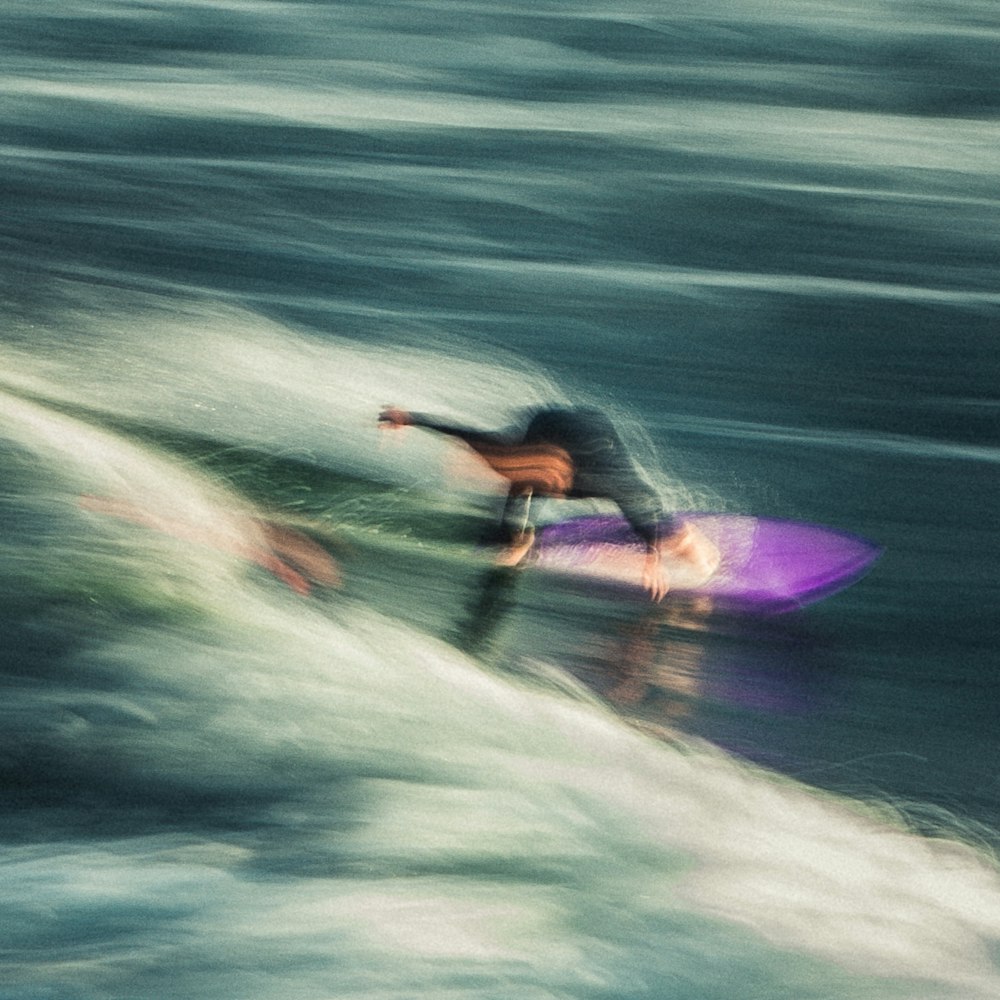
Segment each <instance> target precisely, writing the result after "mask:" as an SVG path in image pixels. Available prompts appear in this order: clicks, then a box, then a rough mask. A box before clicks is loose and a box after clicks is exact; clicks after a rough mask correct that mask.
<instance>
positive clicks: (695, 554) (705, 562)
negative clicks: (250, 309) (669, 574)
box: [661, 524, 719, 578]
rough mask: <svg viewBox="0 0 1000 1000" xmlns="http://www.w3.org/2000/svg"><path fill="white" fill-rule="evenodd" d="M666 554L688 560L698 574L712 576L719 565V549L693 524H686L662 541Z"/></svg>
mask: <svg viewBox="0 0 1000 1000" xmlns="http://www.w3.org/2000/svg"><path fill="white" fill-rule="evenodd" d="M661 546H662V548H663V551H664V554H666V555H669V556H671V557H672V558H674V559H681V560H683V561H684V562H686V563H687V564H688V565H689V566H691V568H692V569H693V570H694V571H695V572H696V573H698V574H700V575H703V576H704V577H706V578H707V577H709V576H711V575H712V574H713V573H714V572H715V571H716V569H718V566H719V550H718V549H717V548H716V547H715V545H714V544H713V543H712V542H710V541H709V540H708V538H706V537H705V535H704V534H702V532H700V531H699V530H698V529H697V528H696V527H695V526H694V525H693V524H685V525H684V526H683V527H681V528H680V529H679V530H678V531H676V532H675V533H674V534H673V535H671V536H670V537H669V538H665V539H664V540H663V542H661Z"/></svg>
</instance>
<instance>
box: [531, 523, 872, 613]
mask: <svg viewBox="0 0 1000 1000" xmlns="http://www.w3.org/2000/svg"><path fill="white" fill-rule="evenodd" d="M678 516H679V518H680V519H681V520H684V521H687V522H689V523H691V524H693V525H694V526H695V527H697V528H698V529H699V530H700V531H701V532H702V533H703V534H704V535H705V536H706V537H707V538H708V539H709V540H710V541H711V542H712V543H713V544H714V546H715V548H716V549H717V550H718V554H719V558H718V564H717V566H715V568H714V569H711V570H710V571H702V572H700V573H695V572H694V571H693V569H692V568H691V567H689V566H687V565H686V564H684V563H679V562H677V563H673V564H669V565H668V566H667V570H668V573H669V578H670V584H671V585H670V590H671V593H673V594H686V595H704V596H707V597H710V598H711V599H712V602H713V605H714V606H716V607H722V608H726V609H731V610H737V611H747V612H755V613H758V614H779V613H781V612H785V611H792V610H795V609H796V608H801V607H804V606H805V605H807V604H812V603H814V602H815V601H819V600H822V599H823V598H824V597H828V596H829V595H830V594H834V593H836V592H837V591H838V590H843V589H844V588H845V587H848V586H850V585H851V584H852V583H854V582H855V581H856V580H858V579H859V578H860V577H861V576H863V575H864V574H865V572H866V571H867V570H868V569H869V568H870V567H871V565H872V563H874V562H875V560H876V559H878V557H879V556H880V555H881V553H882V547H881V546H879V545H876V544H875V543H874V542H871V541H869V540H868V539H866V538H861V537H860V536H858V535H853V534H850V533H848V532H845V531H838V530H836V529H833V528H827V527H823V526H822V525H818V524H805V523H801V522H797V521H784V520H778V519H774V518H764V517H753V516H750V515H745V514H706V513H684V514H680V515H678ZM534 551H535V563H534V564H535V565H536V566H538V567H540V568H542V569H546V570H550V571H553V572H556V573H559V574H563V575H566V576H568V577H570V578H572V579H574V580H578V581H581V582H583V581H587V582H589V583H591V584H598V585H601V586H606V587H612V588H615V589H618V590H626V591H627V590H631V591H635V592H639V591H640V590H641V580H642V564H643V559H644V549H643V546H642V544H641V543H640V542H639V541H638V539H637V538H636V536H635V533H634V532H633V531H632V528H631V527H630V526H629V524H628V522H627V521H625V519H624V518H622V517H619V516H616V515H598V516H591V517H580V518H575V519H573V520H570V521H563V522H560V523H558V524H550V525H548V526H546V527H544V528H541V529H539V531H538V533H537V538H536V544H535V550H534Z"/></svg>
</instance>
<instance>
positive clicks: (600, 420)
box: [410, 407, 674, 547]
mask: <svg viewBox="0 0 1000 1000" xmlns="http://www.w3.org/2000/svg"><path fill="white" fill-rule="evenodd" d="M529 412H530V413H531V418H530V420H529V421H528V424H527V427H525V428H524V429H523V430H521V429H516V430H515V429H506V430H503V431H497V432H484V431H477V430H471V429H468V428H465V427H455V426H453V425H450V424H444V423H441V422H440V421H437V420H435V419H434V418H432V417H428V416H427V415H425V414H420V413H413V414H410V417H411V420H412V422H413V424H414V425H415V426H418V427H426V428H427V429H428V430H434V431H438V432H439V433H441V434H448V435H450V436H452V437H456V438H459V439H460V440H462V441H465V442H466V443H467V444H469V445H470V446H471V447H472V448H475V446H476V444H477V443H481V444H484V445H494V446H496V445H499V446H503V445H523V444H550V445H557V446H558V447H560V448H562V449H564V450H565V451H566V452H567V453H568V454H569V456H570V458H571V459H572V460H573V486H572V488H571V489H570V491H569V493H568V494H567V496H570V497H595V498H602V499H606V500H613V501H614V502H615V503H616V504H618V506H619V508H621V511H622V513H623V514H624V515H625V518H626V519H627V520H628V522H629V524H631V525H632V528H633V529H634V530H635V532H636V534H637V535H638V536H639V537H640V538H641V539H642V540H643V541H644V542H645V543H646V545H647V546H649V547H652V546H654V545H655V544H656V542H657V541H658V540H659V539H660V538H662V537H665V536H666V535H669V534H671V533H672V532H673V530H674V525H673V523H672V521H671V518H670V517H669V516H668V515H667V514H666V512H665V511H664V509H663V504H662V502H661V500H660V497H659V495H658V493H657V492H656V490H655V489H654V488H653V486H652V484H651V483H650V482H649V481H648V480H647V479H646V477H645V476H644V475H643V474H642V472H641V471H640V470H639V468H638V467H637V466H636V464H635V462H634V461H633V459H632V457H631V456H630V455H629V453H628V450H627V449H626V447H625V445H624V443H623V442H622V439H621V437H620V436H619V434H618V431H617V430H616V429H615V427H614V425H613V424H612V423H611V421H610V420H609V419H608V418H607V416H605V415H604V414H603V413H601V411H600V410H596V409H591V408H589V407H579V408H547V409H543V410H536V411H529ZM515 499H516V498H515V497H514V496H513V494H511V495H509V496H508V498H507V506H506V508H505V510H504V519H503V522H504V528H505V531H506V532H507V533H508V534H510V533H511V532H512V531H513V526H512V525H510V524H509V520H510V514H511V511H512V506H513V502H514V500H515Z"/></svg>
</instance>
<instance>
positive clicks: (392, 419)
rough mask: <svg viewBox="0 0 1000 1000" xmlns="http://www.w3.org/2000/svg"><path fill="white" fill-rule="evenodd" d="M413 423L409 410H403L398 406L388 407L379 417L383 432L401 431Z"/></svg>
mask: <svg viewBox="0 0 1000 1000" xmlns="http://www.w3.org/2000/svg"><path fill="white" fill-rule="evenodd" d="M412 423H413V417H412V416H410V413H409V411H408V410H401V409H400V408H399V407H398V406H387V407H386V408H385V409H384V410H382V412H381V413H380V414H379V415H378V424H379V428H380V429H381V430H394V431H396V430H399V429H400V428H401V427H407V426H408V425H409V424H412Z"/></svg>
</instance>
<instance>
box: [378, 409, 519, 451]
mask: <svg viewBox="0 0 1000 1000" xmlns="http://www.w3.org/2000/svg"><path fill="white" fill-rule="evenodd" d="M378 421H379V424H380V426H382V427H383V428H386V429H389V430H398V429H399V428H402V427H422V428H423V429H424V430H428V431H435V432H436V433H438V434H447V435H448V437H453V438H458V440H459V441H464V442H465V443H466V444H468V445H470V446H471V447H472V448H475V447H476V446H477V445H485V446H487V447H489V446H491V445H492V446H502V445H511V444H515V443H517V441H518V438H519V437H520V435H519V433H518V431H517V430H516V429H515V428H504V429H502V430H498V431H484V430H479V429H477V428H473V427H462V426H461V425H459V424H450V423H447V422H446V421H444V420H439V419H438V418H437V417H433V416H430V415H429V414H427V413H412V412H411V411H410V410H403V409H400V408H399V407H398V406H387V407H386V408H385V409H384V410H382V412H381V413H380V414H379V415H378Z"/></svg>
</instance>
